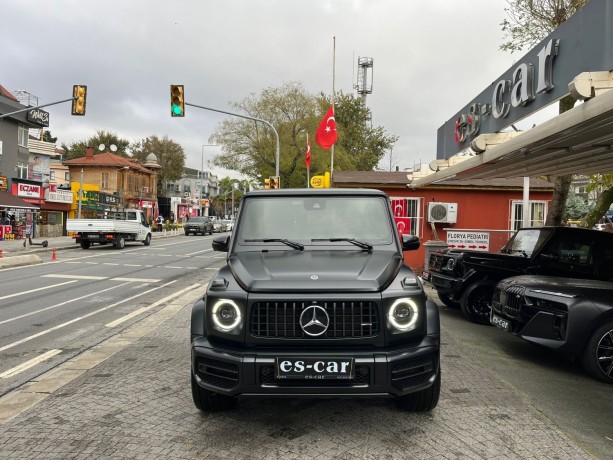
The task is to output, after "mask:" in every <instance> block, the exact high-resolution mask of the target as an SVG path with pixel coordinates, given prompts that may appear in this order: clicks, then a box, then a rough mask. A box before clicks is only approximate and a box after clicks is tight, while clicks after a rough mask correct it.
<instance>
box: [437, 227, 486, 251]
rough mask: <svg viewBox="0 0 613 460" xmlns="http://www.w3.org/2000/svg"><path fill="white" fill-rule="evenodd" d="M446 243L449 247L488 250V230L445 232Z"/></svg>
mask: <svg viewBox="0 0 613 460" xmlns="http://www.w3.org/2000/svg"><path fill="white" fill-rule="evenodd" d="M447 244H448V245H449V247H450V248H451V249H470V250H473V251H489V250H490V234H489V233H488V232H447Z"/></svg>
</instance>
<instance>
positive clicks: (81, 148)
mask: <svg viewBox="0 0 613 460" xmlns="http://www.w3.org/2000/svg"><path fill="white" fill-rule="evenodd" d="M101 144H104V151H105V152H112V153H115V154H117V155H120V156H122V157H126V158H127V157H129V154H128V149H129V147H130V141H129V140H127V139H121V138H120V137H119V136H118V135H117V134H116V133H113V132H111V131H104V130H101V129H100V130H98V131H96V135H95V136H92V137H90V138H89V139H87V140H84V141H79V142H75V143H73V144H71V145H70V147H67V146H66V144H62V149H64V151H65V152H66V153H65V154H64V160H72V159H73V158H81V157H84V156H85V151H86V149H87V147H92V148H94V149H95V150H97V149H98V147H99V146H100V145H101ZM111 145H115V146H116V147H117V150H116V151H115V152H113V151H112V150H111Z"/></svg>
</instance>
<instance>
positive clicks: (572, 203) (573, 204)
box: [566, 190, 590, 220]
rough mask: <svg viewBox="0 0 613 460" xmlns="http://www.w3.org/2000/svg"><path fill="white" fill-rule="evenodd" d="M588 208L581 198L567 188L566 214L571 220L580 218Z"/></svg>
mask: <svg viewBox="0 0 613 460" xmlns="http://www.w3.org/2000/svg"><path fill="white" fill-rule="evenodd" d="M589 210H590V208H589V206H588V205H587V204H586V202H585V201H584V200H583V198H582V197H580V196H578V195H577V194H576V193H575V192H574V191H573V190H569V192H568V198H567V199H566V216H567V217H568V218H569V219H573V220H577V219H581V218H583V217H584V216H585V215H586V214H587V213H588V211H589Z"/></svg>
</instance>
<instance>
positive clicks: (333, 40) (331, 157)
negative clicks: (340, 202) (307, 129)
mask: <svg viewBox="0 0 613 460" xmlns="http://www.w3.org/2000/svg"><path fill="white" fill-rule="evenodd" d="M335 72H336V37H332V110H334V81H335V78H336V75H335ZM335 116H336V114H335ZM330 179H331V180H334V144H332V152H331V154H330Z"/></svg>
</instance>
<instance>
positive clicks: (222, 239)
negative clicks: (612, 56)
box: [213, 236, 230, 252]
mask: <svg viewBox="0 0 613 460" xmlns="http://www.w3.org/2000/svg"><path fill="white" fill-rule="evenodd" d="M229 247H230V237H229V236H218V237H216V238H213V251H220V252H228V248H229Z"/></svg>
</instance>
